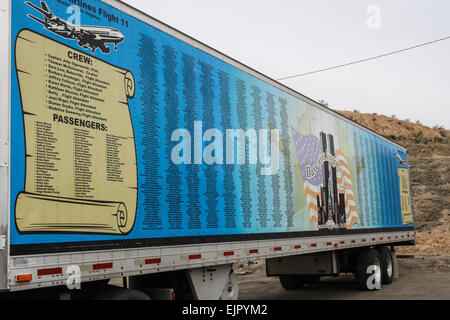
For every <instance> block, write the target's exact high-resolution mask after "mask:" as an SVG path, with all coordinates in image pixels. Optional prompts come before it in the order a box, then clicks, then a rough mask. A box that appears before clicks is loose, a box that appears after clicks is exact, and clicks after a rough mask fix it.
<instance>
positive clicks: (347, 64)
mask: <svg viewBox="0 0 450 320" xmlns="http://www.w3.org/2000/svg"><path fill="white" fill-rule="evenodd" d="M448 39H450V36H447V37H444V38H440V39H436V40H433V41H429V42H425V43H422V44H418V45H415V46H412V47H408V48H404V49H401V50H397V51H392V52H389V53H384V54H380V55H378V56H375V57H370V58H366V59H361V60H357V61H353V62H349V63H344V64H340V65H337V66H333V67H328V68H324V69H319V70H315V71H310V72H305V73H300V74H296V75H293V76H288V77H284V78H280V79H277V81H282V80H287V79H292V78H297V77H302V76H306V75H310V74H313V73H319V72H324V71H328V70H333V69H338V68H342V67H346V66H350V65H353V64H357V63H361V62H366V61H369V60H374V59H379V58H383V57H386V56H390V55H393V54H397V53H401V52H405V51H408V50H412V49H416V48H419V47H423V46H427V45H430V44H433V43H436V42H439V41H444V40H448Z"/></svg>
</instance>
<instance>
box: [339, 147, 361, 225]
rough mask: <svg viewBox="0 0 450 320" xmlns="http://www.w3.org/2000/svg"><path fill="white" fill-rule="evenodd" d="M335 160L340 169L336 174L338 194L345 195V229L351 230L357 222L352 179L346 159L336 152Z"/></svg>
mask: <svg viewBox="0 0 450 320" xmlns="http://www.w3.org/2000/svg"><path fill="white" fill-rule="evenodd" d="M336 159H337V161H338V164H339V167H340V170H338V174H337V175H338V176H337V183H338V192H339V193H344V194H345V218H346V223H347V229H351V228H352V227H353V225H354V224H355V223H358V222H359V219H358V209H357V208H356V199H355V196H354V194H353V186H352V177H351V175H350V169H349V167H348V163H347V159H346V158H345V155H344V154H343V153H342V152H341V151H340V150H336Z"/></svg>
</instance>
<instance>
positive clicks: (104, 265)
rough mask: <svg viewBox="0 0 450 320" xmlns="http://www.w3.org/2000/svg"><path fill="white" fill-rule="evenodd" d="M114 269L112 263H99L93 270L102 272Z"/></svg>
mask: <svg viewBox="0 0 450 320" xmlns="http://www.w3.org/2000/svg"><path fill="white" fill-rule="evenodd" d="M112 267H113V264H112V262H108V263H97V264H94V265H93V266H92V269H94V270H101V269H111V268H112Z"/></svg>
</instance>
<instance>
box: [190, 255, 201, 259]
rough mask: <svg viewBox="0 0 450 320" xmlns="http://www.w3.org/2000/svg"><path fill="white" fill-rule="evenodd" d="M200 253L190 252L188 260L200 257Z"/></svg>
mask: <svg viewBox="0 0 450 320" xmlns="http://www.w3.org/2000/svg"><path fill="white" fill-rule="evenodd" d="M201 258H202V255H201V254H191V255H190V256H189V260H196V259H201Z"/></svg>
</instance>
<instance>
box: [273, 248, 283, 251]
mask: <svg viewBox="0 0 450 320" xmlns="http://www.w3.org/2000/svg"><path fill="white" fill-rule="evenodd" d="M273 251H281V247H275V248H273Z"/></svg>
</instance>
